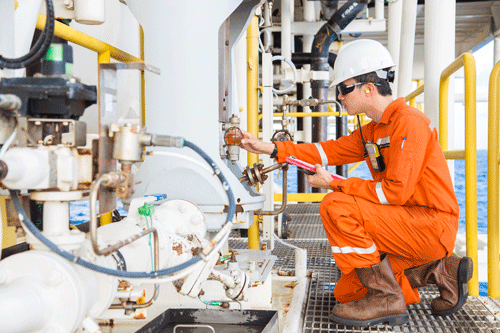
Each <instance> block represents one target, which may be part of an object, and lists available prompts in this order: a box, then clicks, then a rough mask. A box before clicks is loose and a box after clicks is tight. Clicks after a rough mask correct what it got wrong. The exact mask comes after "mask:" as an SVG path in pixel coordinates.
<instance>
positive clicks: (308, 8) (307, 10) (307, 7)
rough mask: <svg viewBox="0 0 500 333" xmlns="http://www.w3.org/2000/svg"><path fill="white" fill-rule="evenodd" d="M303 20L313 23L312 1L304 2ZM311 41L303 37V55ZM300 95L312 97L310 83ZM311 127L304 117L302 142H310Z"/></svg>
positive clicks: (306, 84)
mask: <svg viewBox="0 0 500 333" xmlns="http://www.w3.org/2000/svg"><path fill="white" fill-rule="evenodd" d="M304 20H305V21H306V22H314V21H315V8H314V1H305V2H304ZM313 40H314V36H313V35H304V36H303V40H302V42H303V44H304V49H303V52H305V53H310V52H311V49H312V43H313ZM302 68H303V69H304V70H311V65H304V66H303V67H302ZM302 93H303V96H305V98H309V96H312V90H311V82H304V84H303V90H302ZM303 111H304V112H311V108H310V107H305V108H304V109H303ZM311 127H312V119H311V117H305V118H304V142H312V135H311V130H312V128H311Z"/></svg>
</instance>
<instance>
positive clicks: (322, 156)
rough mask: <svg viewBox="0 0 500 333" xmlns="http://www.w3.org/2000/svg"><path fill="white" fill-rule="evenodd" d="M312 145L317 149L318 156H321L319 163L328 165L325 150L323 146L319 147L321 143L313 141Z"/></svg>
mask: <svg viewBox="0 0 500 333" xmlns="http://www.w3.org/2000/svg"><path fill="white" fill-rule="evenodd" d="M314 145H315V146H316V149H318V153H319V156H321V165H328V157H326V154H325V151H324V150H323V147H321V143H319V142H315V143H314Z"/></svg>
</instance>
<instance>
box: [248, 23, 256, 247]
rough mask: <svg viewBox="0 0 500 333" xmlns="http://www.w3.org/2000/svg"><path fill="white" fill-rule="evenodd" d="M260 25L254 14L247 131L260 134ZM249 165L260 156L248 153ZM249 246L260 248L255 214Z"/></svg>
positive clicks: (250, 48)
mask: <svg viewBox="0 0 500 333" xmlns="http://www.w3.org/2000/svg"><path fill="white" fill-rule="evenodd" d="M258 38H259V26H258V18H257V16H255V15H254V17H253V18H252V20H251V21H250V24H249V26H248V28H247V131H248V132H249V133H252V134H253V135H255V137H258V135H259V122H258V118H257V116H258V113H259V95H258V86H259V50H258V47H259V39H258ZM247 156H248V157H247V160H248V165H253V164H254V163H259V156H258V155H256V154H253V153H248V155H247ZM248 248H249V249H259V217H258V216H257V215H254V220H253V224H252V225H251V226H250V228H248Z"/></svg>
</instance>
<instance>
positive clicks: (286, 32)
mask: <svg viewBox="0 0 500 333" xmlns="http://www.w3.org/2000/svg"><path fill="white" fill-rule="evenodd" d="M293 6H294V0H283V1H282V2H281V55H282V56H283V57H285V58H288V59H292V38H293V36H292V21H293Z"/></svg>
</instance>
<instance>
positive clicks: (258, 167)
mask: <svg viewBox="0 0 500 333" xmlns="http://www.w3.org/2000/svg"><path fill="white" fill-rule="evenodd" d="M287 166H288V164H287V163H277V164H274V165H271V166H270V167H267V168H264V165H263V164H257V163H254V164H253V168H251V167H250V166H249V165H247V167H246V169H245V170H243V177H241V178H239V179H238V180H239V181H240V183H243V182H244V181H248V183H247V185H248V186H257V185H258V184H259V183H260V184H264V182H265V181H266V179H267V178H268V176H267V175H266V173H269V172H271V171H273V170H276V169H280V168H281V169H284V168H286V167H287Z"/></svg>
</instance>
